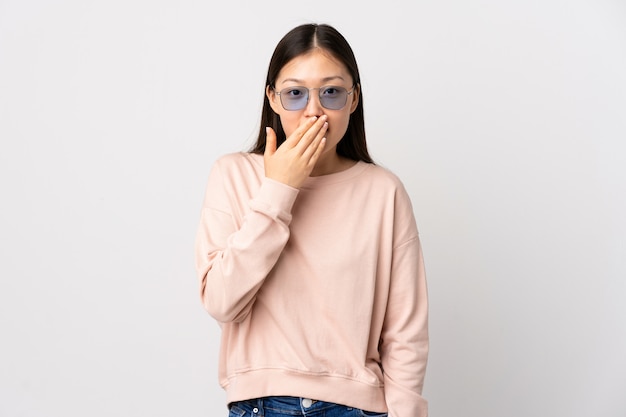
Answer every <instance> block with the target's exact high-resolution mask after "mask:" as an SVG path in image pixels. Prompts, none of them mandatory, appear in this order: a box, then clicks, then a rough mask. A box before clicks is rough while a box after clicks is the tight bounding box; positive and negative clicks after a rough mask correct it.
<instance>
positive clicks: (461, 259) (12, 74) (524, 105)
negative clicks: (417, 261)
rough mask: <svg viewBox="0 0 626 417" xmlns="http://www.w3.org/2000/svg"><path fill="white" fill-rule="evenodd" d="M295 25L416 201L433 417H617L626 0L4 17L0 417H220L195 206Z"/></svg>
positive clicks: (21, 5)
mask: <svg viewBox="0 0 626 417" xmlns="http://www.w3.org/2000/svg"><path fill="white" fill-rule="evenodd" d="M307 22H326V23H330V24H332V25H334V26H335V27H337V29H339V30H340V31H341V32H342V33H343V34H344V35H345V36H346V38H347V39H348V41H349V42H350V43H351V45H352V46H353V49H354V51H355V53H356V56H357V59H358V61H359V65H360V69H361V75H362V78H363V98H364V104H365V113H366V126H367V133H368V141H369V146H370V151H371V153H372V154H373V156H374V158H375V160H376V161H377V162H378V163H379V164H381V165H383V166H386V167H388V168H390V169H391V170H393V171H394V172H396V173H397V174H398V175H399V176H400V177H401V178H402V179H403V181H404V182H405V185H406V186H407V189H408V191H409V193H410V195H411V198H412V200H413V203H414V207H415V215H416V217H417V220H418V225H419V227H420V231H421V236H422V243H423V246H424V251H425V257H426V265H427V273H428V280H429V293H430V301H431V322H430V324H431V337H432V339H431V352H432V353H431V356H430V362H429V368H428V373H427V379H426V385H425V392H424V395H425V396H426V398H427V399H428V400H429V402H430V411H431V415H432V416H433V417H457V416H458V417H527V416H533V417H536V416H549V417H555V416H558V417H560V416H568V417H582V416H585V417H586V416H594V417H595V416H599V417H623V416H624V415H626V396H625V394H624V392H626V302H625V300H626V256H625V255H626V253H625V252H626V251H625V237H624V236H625V235H626V216H625V215H624V213H626V191H625V190H626V184H625V183H626V163H625V162H626V158H625V156H624V155H625V151H626V145H625V140H626V4H625V2H624V1H618V0H613V1H610V0H571V1H557V0H541V1H538V0H537V1H535V0H531V1H521V0H520V1H502V0H478V1H465V0H447V1H446V0H443V1H442V0H439V1H434V0H432V1H417V2H408V1H407V2H393V1H385V2H362V1H345V2H340V1H325V0H323V1H318V2H314V3H310V2H309V3H305V2H294V1H273V2H267V1H258V2H253V1H249V2H244V1H231V2H219V3H218V2H210V1H192V0H179V1H169V2H168V1H163V0H159V1H155V0H151V1H148V0H143V1H141V0H124V1H121V0H112V1H89V0H59V1H55V2H45V1H34V0H0V139H1V147H0V196H1V201H2V203H1V206H0V213H1V215H0V245H1V246H0V278H1V279H0V338H1V342H0V416H2V417H17V416H45V417H68V416H69V417H74V416H75V417H78V416H85V415H88V416H92V417H99V416H107V417H108V416H122V417H126V416H133V417H134V416H152V417H156V416H168V417H169V416H187V417H196V416H197V417H200V416H225V415H226V408H225V405H224V394H223V392H222V390H221V388H220V387H219V386H218V384H217V375H216V374H217V370H216V363H217V347H218V337H219V330H218V326H217V325H216V324H215V323H214V321H213V320H212V319H211V318H210V317H209V316H208V315H207V314H206V313H205V312H204V310H203V309H202V307H201V304H200V298H199V294H198V285H197V281H196V276H195V271H194V268H193V240H194V237H195V230H196V226H197V222H198V219H199V210H200V204H201V201H202V196H203V193H204V186H205V182H206V177H207V175H208V172H209V169H210V167H211V165H212V163H213V161H214V160H215V159H216V158H217V157H218V156H220V155H222V154H224V153H226V152H231V151H238V150H244V149H247V148H248V147H249V145H250V144H251V143H252V141H253V139H254V135H255V134H256V131H257V129H258V125H257V123H258V120H259V117H260V108H261V100H262V98H263V87H264V86H263V81H264V78H265V72H266V69H267V64H268V62H269V58H270V55H271V53H272V51H273V49H274V46H275V45H276V43H277V42H278V40H279V39H280V38H281V37H282V36H283V35H284V34H285V33H286V32H287V31H288V30H289V29H291V28H292V27H294V26H296V25H298V24H301V23H307ZM329 209H332V208H329ZM401 417H404V416H401ZM409 417H410V416H409Z"/></svg>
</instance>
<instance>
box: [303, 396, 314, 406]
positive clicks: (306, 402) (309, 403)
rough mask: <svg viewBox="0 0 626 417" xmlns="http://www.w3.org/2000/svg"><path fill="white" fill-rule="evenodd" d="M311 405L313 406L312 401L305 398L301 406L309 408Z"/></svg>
mask: <svg viewBox="0 0 626 417" xmlns="http://www.w3.org/2000/svg"><path fill="white" fill-rule="evenodd" d="M311 405H313V401H312V400H311V399H310V398H305V399H303V400H302V406H303V407H304V408H309V407H310V406H311Z"/></svg>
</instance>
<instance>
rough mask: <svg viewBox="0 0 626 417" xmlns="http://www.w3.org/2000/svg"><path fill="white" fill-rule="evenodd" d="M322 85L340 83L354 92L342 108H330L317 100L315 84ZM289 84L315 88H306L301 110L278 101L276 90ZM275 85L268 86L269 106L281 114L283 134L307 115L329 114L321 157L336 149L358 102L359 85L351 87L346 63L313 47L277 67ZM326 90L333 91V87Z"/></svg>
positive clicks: (349, 95)
mask: <svg viewBox="0 0 626 417" xmlns="http://www.w3.org/2000/svg"><path fill="white" fill-rule="evenodd" d="M325 86H334V87H343V88H345V89H346V90H347V91H353V92H352V93H351V94H348V97H347V100H346V104H345V106H343V108H341V109H338V110H331V109H328V108H325V107H324V106H322V103H320V97H319V91H320V90H318V88H319V87H325ZM291 87H305V88H314V89H315V90H309V100H308V103H307V104H306V106H305V107H304V108H302V109H301V110H285V108H284V107H283V106H282V104H281V97H280V96H279V95H278V94H276V91H278V92H280V91H283V90H284V89H286V88H291ZM275 88H276V91H274V90H273V89H272V88H270V87H268V88H267V92H266V93H267V97H268V99H269V102H270V105H271V107H272V110H274V112H276V113H277V114H278V115H279V116H280V121H281V123H282V125H283V129H284V130H285V134H286V136H287V137H289V136H290V135H291V133H293V131H294V130H295V129H296V128H297V127H298V126H300V124H301V123H304V121H305V120H307V119H309V118H310V117H312V116H318V117H319V116H322V115H324V114H325V115H326V116H327V117H328V130H327V132H326V146H325V148H324V153H323V155H322V158H323V156H324V154H326V155H328V154H330V153H333V154H334V153H336V149H337V144H338V143H339V141H340V140H341V138H343V135H344V134H345V133H346V130H347V129H348V122H349V121H350V114H351V113H352V112H353V111H354V110H355V109H356V107H357V104H358V103H359V91H358V88H357V87H354V90H353V80H352V77H351V76H350V73H349V72H348V70H347V69H346V67H345V66H344V65H343V64H342V63H341V62H340V61H338V60H336V59H335V58H333V57H332V56H331V55H330V54H329V53H327V52H325V51H324V50H322V49H314V50H313V51H311V52H308V53H306V54H304V55H300V56H297V57H296V58H294V59H292V60H291V61H289V62H288V63H287V64H286V65H285V66H284V67H283V68H282V69H281V70H280V72H279V74H278V77H277V78H276V87H275ZM328 91H329V92H331V94H332V90H328ZM283 94H285V93H283ZM284 98H285V97H284Z"/></svg>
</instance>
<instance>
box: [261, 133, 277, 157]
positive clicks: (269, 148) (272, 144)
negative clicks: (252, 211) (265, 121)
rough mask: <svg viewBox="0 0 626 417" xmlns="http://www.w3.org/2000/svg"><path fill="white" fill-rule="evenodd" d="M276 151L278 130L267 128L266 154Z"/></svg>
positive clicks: (272, 153) (269, 154)
mask: <svg viewBox="0 0 626 417" xmlns="http://www.w3.org/2000/svg"><path fill="white" fill-rule="evenodd" d="M275 152H276V132H274V129H272V128H271V127H266V128H265V153H264V154H263V155H264V156H271V155H274V153H275Z"/></svg>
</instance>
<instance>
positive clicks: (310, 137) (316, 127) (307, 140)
mask: <svg viewBox="0 0 626 417" xmlns="http://www.w3.org/2000/svg"><path fill="white" fill-rule="evenodd" d="M326 120H327V117H326V116H322V117H320V118H319V120H318V121H317V122H315V124H313V126H311V127H310V128H309V130H307V131H306V133H305V134H304V136H302V138H301V139H300V141H299V142H298V143H297V145H296V146H295V147H296V150H297V151H298V152H299V153H300V154H301V155H303V154H304V153H305V152H306V150H307V149H308V148H309V147H310V146H311V144H312V143H313V142H314V141H315V140H319V139H321V138H322V137H323V136H324V135H325V134H326V130H328V122H327V121H326Z"/></svg>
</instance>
